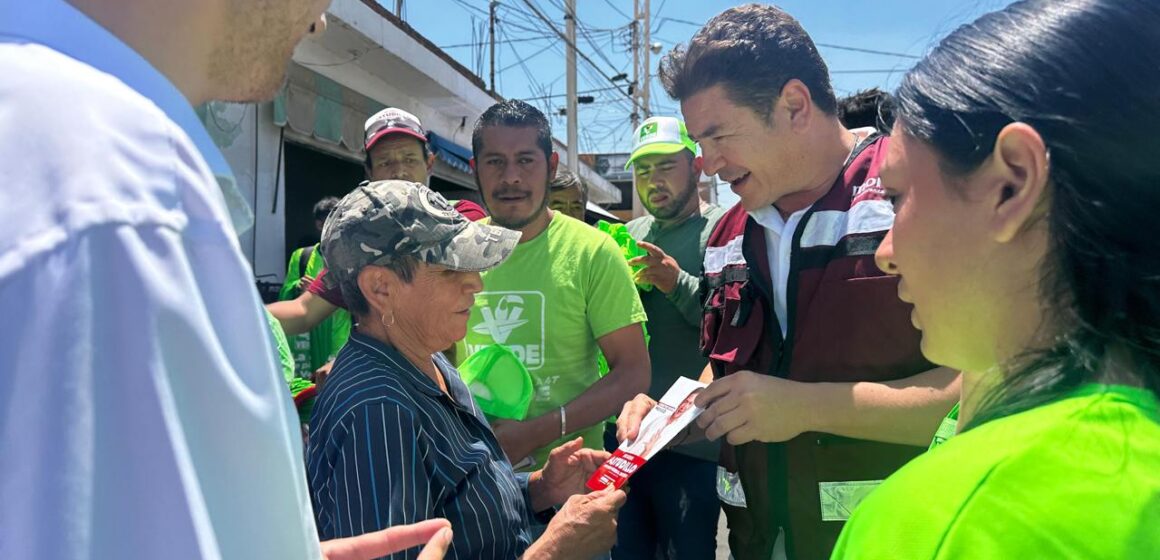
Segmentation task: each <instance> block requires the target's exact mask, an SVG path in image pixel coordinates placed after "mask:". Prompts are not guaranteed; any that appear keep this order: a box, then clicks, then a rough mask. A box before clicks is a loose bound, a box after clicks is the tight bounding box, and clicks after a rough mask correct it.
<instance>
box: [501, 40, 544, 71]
mask: <svg viewBox="0 0 1160 560" xmlns="http://www.w3.org/2000/svg"><path fill="white" fill-rule="evenodd" d="M550 48H552V45H548V46H546V47H544V48H542V49H540V50H538V51H536V52H534V53H532V54H530V55H528V56H525V57H523V58H521V59H519V60H518V61H516V62H515V63H513V64H508V65H507V66H504V67H503V68H500V69H499V73H500V74H502V73H504V72H506V71H508V70H511V69H512V67H514V66H516V65H520V64H523V63H524V62H526V61H529V60H531V59H533V58H536V57H537V56H540V55H541V54H543V53H544V52H546V51H547V50H548V49H550ZM518 54H519V53H517V56H518Z"/></svg>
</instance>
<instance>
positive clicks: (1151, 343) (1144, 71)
mask: <svg viewBox="0 0 1160 560" xmlns="http://www.w3.org/2000/svg"><path fill="white" fill-rule="evenodd" d="M1157 29H1160V4H1158V3H1157V2H1156V1H1155V0H1028V1H1023V2H1016V3H1014V4H1012V5H1010V6H1008V7H1007V8H1004V9H1003V10H1000V11H998V12H995V13H991V14H987V15H985V16H983V17H981V18H979V19H978V20H976V21H975V22H973V23H971V24H969V25H964V26H962V27H960V28H959V29H958V30H956V31H955V32H954V33H951V34H950V35H949V36H948V37H947V38H945V39H943V40H942V42H941V43H939V45H938V46H937V47H935V48H934V50H932V51H931V52H930V54H928V55H927V56H926V58H924V59H923V60H922V61H920V62H919V63H918V64H917V65H916V66H915V67H914V69H913V70H911V71H910V72H908V73H907V74H906V76H905V77H904V78H903V80H902V83H901V85H900V86H899V88H898V91H897V93H896V94H895V96H896V99H897V112H898V122H900V123H902V128H903V132H904V133H905V134H907V135H908V136H910V137H913V138H916V139H918V140H920V141H922V142H925V143H926V144H927V145H929V146H930V147H931V148H932V149H933V150H934V151H935V152H936V153H937V154H938V156H939V157H938V159H939V166H940V168H941V171H942V173H943V174H944V175H946V176H948V177H950V178H952V179H957V178H960V177H963V176H966V175H967V174H969V173H972V172H973V171H975V170H976V169H978V168H979V166H980V165H982V164H983V163H984V162H985V161H986V160H987V159H988V158H989V157H990V156H991V154H992V153H993V152H994V148H995V142H996V140H997V138H998V136H999V133H1000V132H1001V131H1002V130H1003V128H1004V127H1006V126H1007V125H1009V124H1011V123H1014V122H1020V123H1024V124H1027V125H1029V126H1031V127H1032V128H1034V129H1035V130H1036V132H1038V133H1039V135H1040V136H1041V137H1042V139H1043V142H1044V144H1045V145H1046V148H1047V151H1048V154H1049V156H1050V162H1051V163H1050V166H1049V181H1050V189H1049V194H1048V195H1047V200H1046V202H1045V204H1044V206H1045V210H1046V211H1045V212H1044V213H1043V216H1044V217H1043V218H1041V219H1043V220H1046V222H1047V230H1048V242H1047V244H1048V247H1047V253H1046V256H1045V258H1044V260H1043V262H1042V263H1041V264H1040V273H1041V275H1042V278H1043V280H1042V282H1041V284H1040V291H1041V293H1040V294H1039V299H1040V301H1041V302H1043V304H1044V305H1045V306H1046V307H1047V308H1048V311H1047V316H1046V322H1047V324H1046V325H1044V326H1045V327H1047V328H1050V329H1051V332H1048V333H1045V334H1047V335H1050V339H1049V340H1050V342H1049V344H1048V345H1047V347H1046V348H1043V349H1040V350H1029V351H1028V352H1027V353H1026V354H1025V355H1023V356H1020V357H1018V358H1017V359H1016V360H1015V361H1014V362H1013V363H1009V364H1002V366H1003V369H1004V370H1005V371H1004V377H1003V381H1002V383H1000V385H999V386H998V387H996V388H995V389H993V390H992V391H991V392H990V393H989V394H988V396H987V398H986V399H984V401H983V403H982V404H981V405H980V407H979V410H978V412H977V413H976V414H975V416H974V417H973V418H972V419H971V421H970V423H969V424H968V425H967V426H965V427H964V428H963V429H964V430H969V429H971V428H973V427H975V426H978V425H980V424H983V423H986V422H988V421H990V420H994V419H996V418H1002V417H1004V416H1009V415H1012V414H1016V413H1018V412H1022V411H1024V410H1028V409H1030V408H1034V407H1036V406H1040V405H1043V404H1046V403H1049V402H1052V401H1054V400H1057V399H1059V398H1061V397H1062V396H1063V395H1066V394H1068V393H1070V392H1071V391H1073V390H1075V388H1077V387H1079V386H1081V385H1083V384H1085V383H1091V382H1104V383H1129V384H1132V383H1136V384H1139V385H1141V386H1143V387H1145V388H1147V389H1149V390H1151V391H1152V393H1153V394H1157V395H1160V251H1157V250H1156V239H1157V237H1158V236H1160V222H1158V221H1157V220H1156V216H1155V213H1156V208H1160V162H1158V161H1157V159H1156V157H1155V154H1154V152H1155V149H1154V147H1155V145H1156V143H1155V137H1156V131H1157V130H1158V129H1160V96H1158V95H1157V91H1160V73H1158V72H1156V69H1157V68H1158V67H1160V34H1157V33H1156V30H1157ZM959 184H961V181H957V180H952V181H949V182H948V185H949V187H948V188H951V189H955V188H957V186H958V185H959Z"/></svg>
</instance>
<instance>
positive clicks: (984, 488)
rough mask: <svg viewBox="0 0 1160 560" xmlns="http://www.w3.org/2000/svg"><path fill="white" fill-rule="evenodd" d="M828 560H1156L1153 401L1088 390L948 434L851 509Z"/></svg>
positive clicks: (1130, 391)
mask: <svg viewBox="0 0 1160 560" xmlns="http://www.w3.org/2000/svg"><path fill="white" fill-rule="evenodd" d="M833 558H835V559H838V558H907V559H910V560H919V559H927V558H939V559H943V558H947V559H949V558H985V559H986V558H1160V400H1158V399H1157V398H1156V396H1155V395H1153V394H1152V393H1151V392H1149V391H1146V390H1143V389H1137V388H1133V387H1124V386H1115V385H1087V386H1085V387H1082V388H1081V389H1079V390H1077V391H1076V392H1074V393H1073V394H1071V395H1070V396H1068V397H1066V398H1063V399H1060V400H1058V401H1056V402H1054V403H1051V404H1048V405H1044V406H1040V407H1037V408H1034V409H1032V410H1028V411H1025V412H1022V413H1019V414H1015V415H1012V416H1008V417H1006V418H1001V419H999V420H994V421H991V422H988V423H986V424H983V425H982V426H979V427H977V428H974V429H972V430H969V431H967V432H964V433H962V434H958V435H955V436H954V437H952V438H950V439H948V440H946V441H945V442H943V443H941V444H940V445H938V446H937V447H935V448H934V449H931V450H930V451H929V452H927V453H924V454H923V455H921V456H919V457H917V458H916V459H914V460H913V461H911V462H910V463H909V464H907V465H906V466H905V467H903V468H902V469H901V470H899V471H898V472H896V473H895V474H894V475H893V476H891V477H890V478H888V479H887V480H886V481H885V482H884V483H882V485H881V486H880V487H879V488H878V489H877V490H875V491H874V492H873V493H871V494H870V495H869V496H868V497H867V498H866V500H865V501H863V502H862V504H861V505H860V506H858V509H857V510H855V511H854V515H853V517H851V519H850V521H849V522H848V523H847V524H846V526H845V528H844V529H843V530H842V535H841V537H840V538H839V540H838V545H837V548H835V550H834V554H833Z"/></svg>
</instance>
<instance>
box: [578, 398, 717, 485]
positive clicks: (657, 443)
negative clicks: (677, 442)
mask: <svg viewBox="0 0 1160 560" xmlns="http://www.w3.org/2000/svg"><path fill="white" fill-rule="evenodd" d="M705 387H706V385H705V384H704V383H701V382H699V381H694V380H692V379H689V378H687V377H680V378H677V381H676V383H673V386H672V387H669V390H668V391H665V394H664V396H663V397H661V400H660V402H658V403H657V405H656V407H655V408H653V409H652V410H651V411H649V413H648V415H646V416H645V417H644V420H642V421H641V423H640V432H639V433H638V434H637V436H636V439H634V440H631V441H625V442H623V443H621V444H620V447H619V448H617V450H616V451H614V452H613V453H612V457H610V458H609V459H608V460H607V461H605V462H604V464H603V465H600V468H598V469H596V472H595V473H593V474H592V478H589V479H588V483H587V484H588V488H590V489H592V490H600V489H603V488H606V487H607V486H608V485H609V484H611V485H613V486H614V487H616V488H620V487H621V486H623V485H624V483H625V482H626V481H627V480H628V477H630V476H632V474H633V473H635V472H636V470H637V469H639V468H640V467H641V466H642V465H644V464H645V463H646V462H647V461H648V460H649V459H651V458H652V457H653V455H656V454H657V452H658V451H660V450H662V449H664V448H665V445H667V444H668V443H669V442H670V441H672V439H673V438H674V437H676V436H677V434H679V433H681V431H682V430H684V429H685V427H686V426H688V425H689V423H690V422H692V421H693V419H695V418H696V417H697V416H698V415H700V414H701V409H699V408H697V407H696V405H694V404H693V401H694V400H695V399H696V398H697V395H698V394H699V393H700V392H701V390H702V389H704V388H705Z"/></svg>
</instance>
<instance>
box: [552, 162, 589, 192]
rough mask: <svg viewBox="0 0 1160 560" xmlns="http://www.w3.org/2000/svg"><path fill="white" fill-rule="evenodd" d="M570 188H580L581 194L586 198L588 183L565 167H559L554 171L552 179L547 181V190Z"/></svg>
mask: <svg viewBox="0 0 1160 560" xmlns="http://www.w3.org/2000/svg"><path fill="white" fill-rule="evenodd" d="M571 188H577V189H580V194H581V196H583V197H584V198H588V183H587V182H585V181H584V179H581V178H580V176H579V175H577V174H575V173H572V172H571V171H568V170H567V169H564V168H560V170H558V171H556V178H555V179H552V182H551V183H548V190H549V191H558V190H562V189H571Z"/></svg>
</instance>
